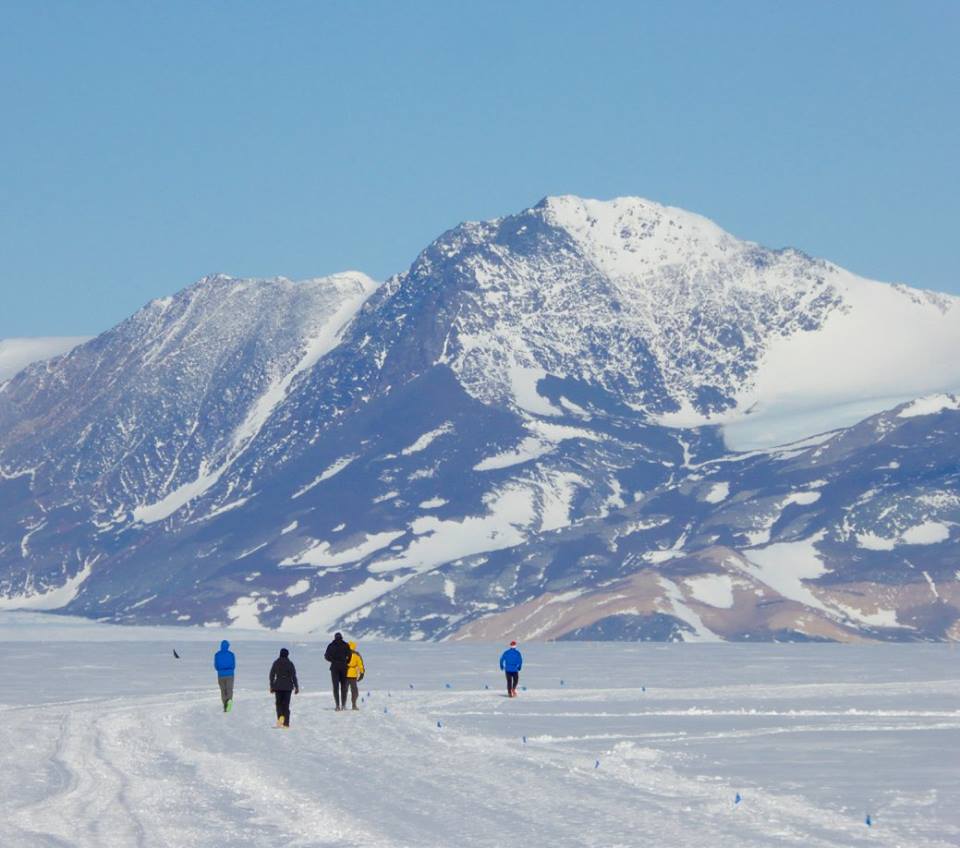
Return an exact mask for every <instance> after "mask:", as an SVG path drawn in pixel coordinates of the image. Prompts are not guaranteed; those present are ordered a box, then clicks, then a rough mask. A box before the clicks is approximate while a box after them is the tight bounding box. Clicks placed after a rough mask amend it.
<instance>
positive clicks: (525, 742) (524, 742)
mask: <svg viewBox="0 0 960 848" xmlns="http://www.w3.org/2000/svg"><path fill="white" fill-rule="evenodd" d="M523 744H524V745H526V744H527V737H526V736H524V737H523Z"/></svg>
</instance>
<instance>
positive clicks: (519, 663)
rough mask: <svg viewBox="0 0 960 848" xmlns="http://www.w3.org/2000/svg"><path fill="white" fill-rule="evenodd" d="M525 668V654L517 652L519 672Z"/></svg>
mask: <svg viewBox="0 0 960 848" xmlns="http://www.w3.org/2000/svg"><path fill="white" fill-rule="evenodd" d="M521 668H523V654H521V653H520V652H519V651H517V671H520V669H521Z"/></svg>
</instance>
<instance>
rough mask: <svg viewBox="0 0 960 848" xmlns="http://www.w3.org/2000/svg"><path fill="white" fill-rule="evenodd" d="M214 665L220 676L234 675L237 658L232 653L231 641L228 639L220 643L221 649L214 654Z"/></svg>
mask: <svg viewBox="0 0 960 848" xmlns="http://www.w3.org/2000/svg"><path fill="white" fill-rule="evenodd" d="M213 667H214V668H215V669H216V670H217V674H218V675H219V676H220V677H233V673H234V671H235V670H236V668H237V658H236V657H235V656H234V655H233V654H232V653H230V643H229V642H228V641H227V640H226V639H224V640H223V641H222V642H221V643H220V650H219V651H217V652H216V653H215V654H214V655H213Z"/></svg>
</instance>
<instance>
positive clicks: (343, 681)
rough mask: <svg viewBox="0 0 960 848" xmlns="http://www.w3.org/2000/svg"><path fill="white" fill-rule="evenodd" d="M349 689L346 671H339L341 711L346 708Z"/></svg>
mask: <svg viewBox="0 0 960 848" xmlns="http://www.w3.org/2000/svg"><path fill="white" fill-rule="evenodd" d="M349 688H350V683H349V681H348V679H347V670H346V669H345V668H344V669H341V670H340V704H341V707H342V709H346V708H347V689H349Z"/></svg>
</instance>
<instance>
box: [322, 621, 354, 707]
mask: <svg viewBox="0 0 960 848" xmlns="http://www.w3.org/2000/svg"><path fill="white" fill-rule="evenodd" d="M351 656H353V651H351V650H350V646H349V645H348V644H347V643H346V642H344V641H343V634H342V633H334V634H333V641H332V642H331V643H330V644H329V645H327V650H326V651H325V652H324V655H323V658H324V659H325V660H326V661H327V662H328V663H330V679H331V680H332V681H333V702H334V704H336V708H337V712H340V710H345V709H346V708H347V688H348V687H349V685H350V682H349V680H348V679H347V666H349V665H350V657H351Z"/></svg>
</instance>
